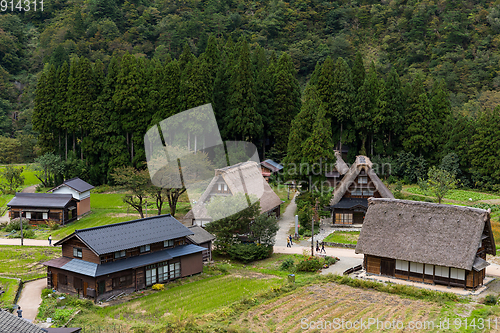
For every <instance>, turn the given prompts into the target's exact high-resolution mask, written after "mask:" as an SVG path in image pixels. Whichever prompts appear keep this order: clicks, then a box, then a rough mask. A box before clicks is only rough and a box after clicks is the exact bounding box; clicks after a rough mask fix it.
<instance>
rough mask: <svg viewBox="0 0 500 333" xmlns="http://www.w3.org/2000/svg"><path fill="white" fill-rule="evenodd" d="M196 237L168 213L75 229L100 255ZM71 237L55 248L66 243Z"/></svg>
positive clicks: (58, 243) (79, 236)
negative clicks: (181, 238)
mask: <svg viewBox="0 0 500 333" xmlns="http://www.w3.org/2000/svg"><path fill="white" fill-rule="evenodd" d="M192 234H193V232H192V231H190V230H189V229H188V228H186V227H185V226H184V225H183V224H182V223H180V222H179V221H177V220H176V219H175V218H174V217H172V216H171V215H170V214H167V215H159V216H153V217H147V218H144V219H139V220H133V221H128V222H122V223H114V224H108V225H103V226H100V227H94V228H87V229H81V230H75V232H74V233H73V234H72V235H76V236H77V237H78V238H79V239H81V240H82V241H83V242H84V243H85V244H87V246H89V247H90V248H91V249H92V250H93V251H94V252H95V253H96V254H98V255H101V254H105V253H111V252H116V251H121V250H126V249H130V248H133V247H138V246H142V245H147V244H152V243H156V242H162V241H165V240H169V239H174V238H179V237H184V236H189V235H192ZM68 238H69V237H66V238H65V239H63V240H61V241H59V242H57V243H56V244H55V245H60V244H62V243H64V241H65V240H66V239H68Z"/></svg>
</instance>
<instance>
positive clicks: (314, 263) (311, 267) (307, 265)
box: [297, 257, 322, 272]
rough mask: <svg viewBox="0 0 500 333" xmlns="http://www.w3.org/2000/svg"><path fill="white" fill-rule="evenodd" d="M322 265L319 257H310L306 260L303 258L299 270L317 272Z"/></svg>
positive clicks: (298, 266)
mask: <svg viewBox="0 0 500 333" xmlns="http://www.w3.org/2000/svg"><path fill="white" fill-rule="evenodd" d="M321 267H322V265H321V262H320V261H319V259H318V258H317V257H309V258H307V259H306V260H302V261H300V262H299V263H298V265H297V271H299V272H316V271H317V270H319V269H320V268H321Z"/></svg>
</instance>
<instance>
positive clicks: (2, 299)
mask: <svg viewBox="0 0 500 333" xmlns="http://www.w3.org/2000/svg"><path fill="white" fill-rule="evenodd" d="M18 289H19V280H18V279H15V278H6V277H0V290H2V291H3V293H2V294H1V295H0V308H7V307H10V306H11V305H12V304H13V303H14V299H15V297H16V293H17V290H18Z"/></svg>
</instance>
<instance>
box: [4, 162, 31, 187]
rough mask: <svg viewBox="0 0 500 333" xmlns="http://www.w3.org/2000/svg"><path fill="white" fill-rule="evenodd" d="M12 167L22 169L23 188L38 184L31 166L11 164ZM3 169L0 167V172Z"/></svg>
mask: <svg viewBox="0 0 500 333" xmlns="http://www.w3.org/2000/svg"><path fill="white" fill-rule="evenodd" d="M12 165H13V166H15V167H19V166H22V167H24V170H23V173H22V174H21V175H22V176H24V187H27V186H31V185H36V184H40V181H39V180H38V178H36V176H35V172H34V171H33V169H32V168H31V166H32V164H12ZM3 168H5V165H0V170H2V169H3ZM0 180H1V179H0Z"/></svg>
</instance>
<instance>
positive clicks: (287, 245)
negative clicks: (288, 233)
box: [286, 237, 292, 247]
mask: <svg viewBox="0 0 500 333" xmlns="http://www.w3.org/2000/svg"><path fill="white" fill-rule="evenodd" d="M286 247H292V246H291V245H290V239H289V238H288V237H287V238H286Z"/></svg>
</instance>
